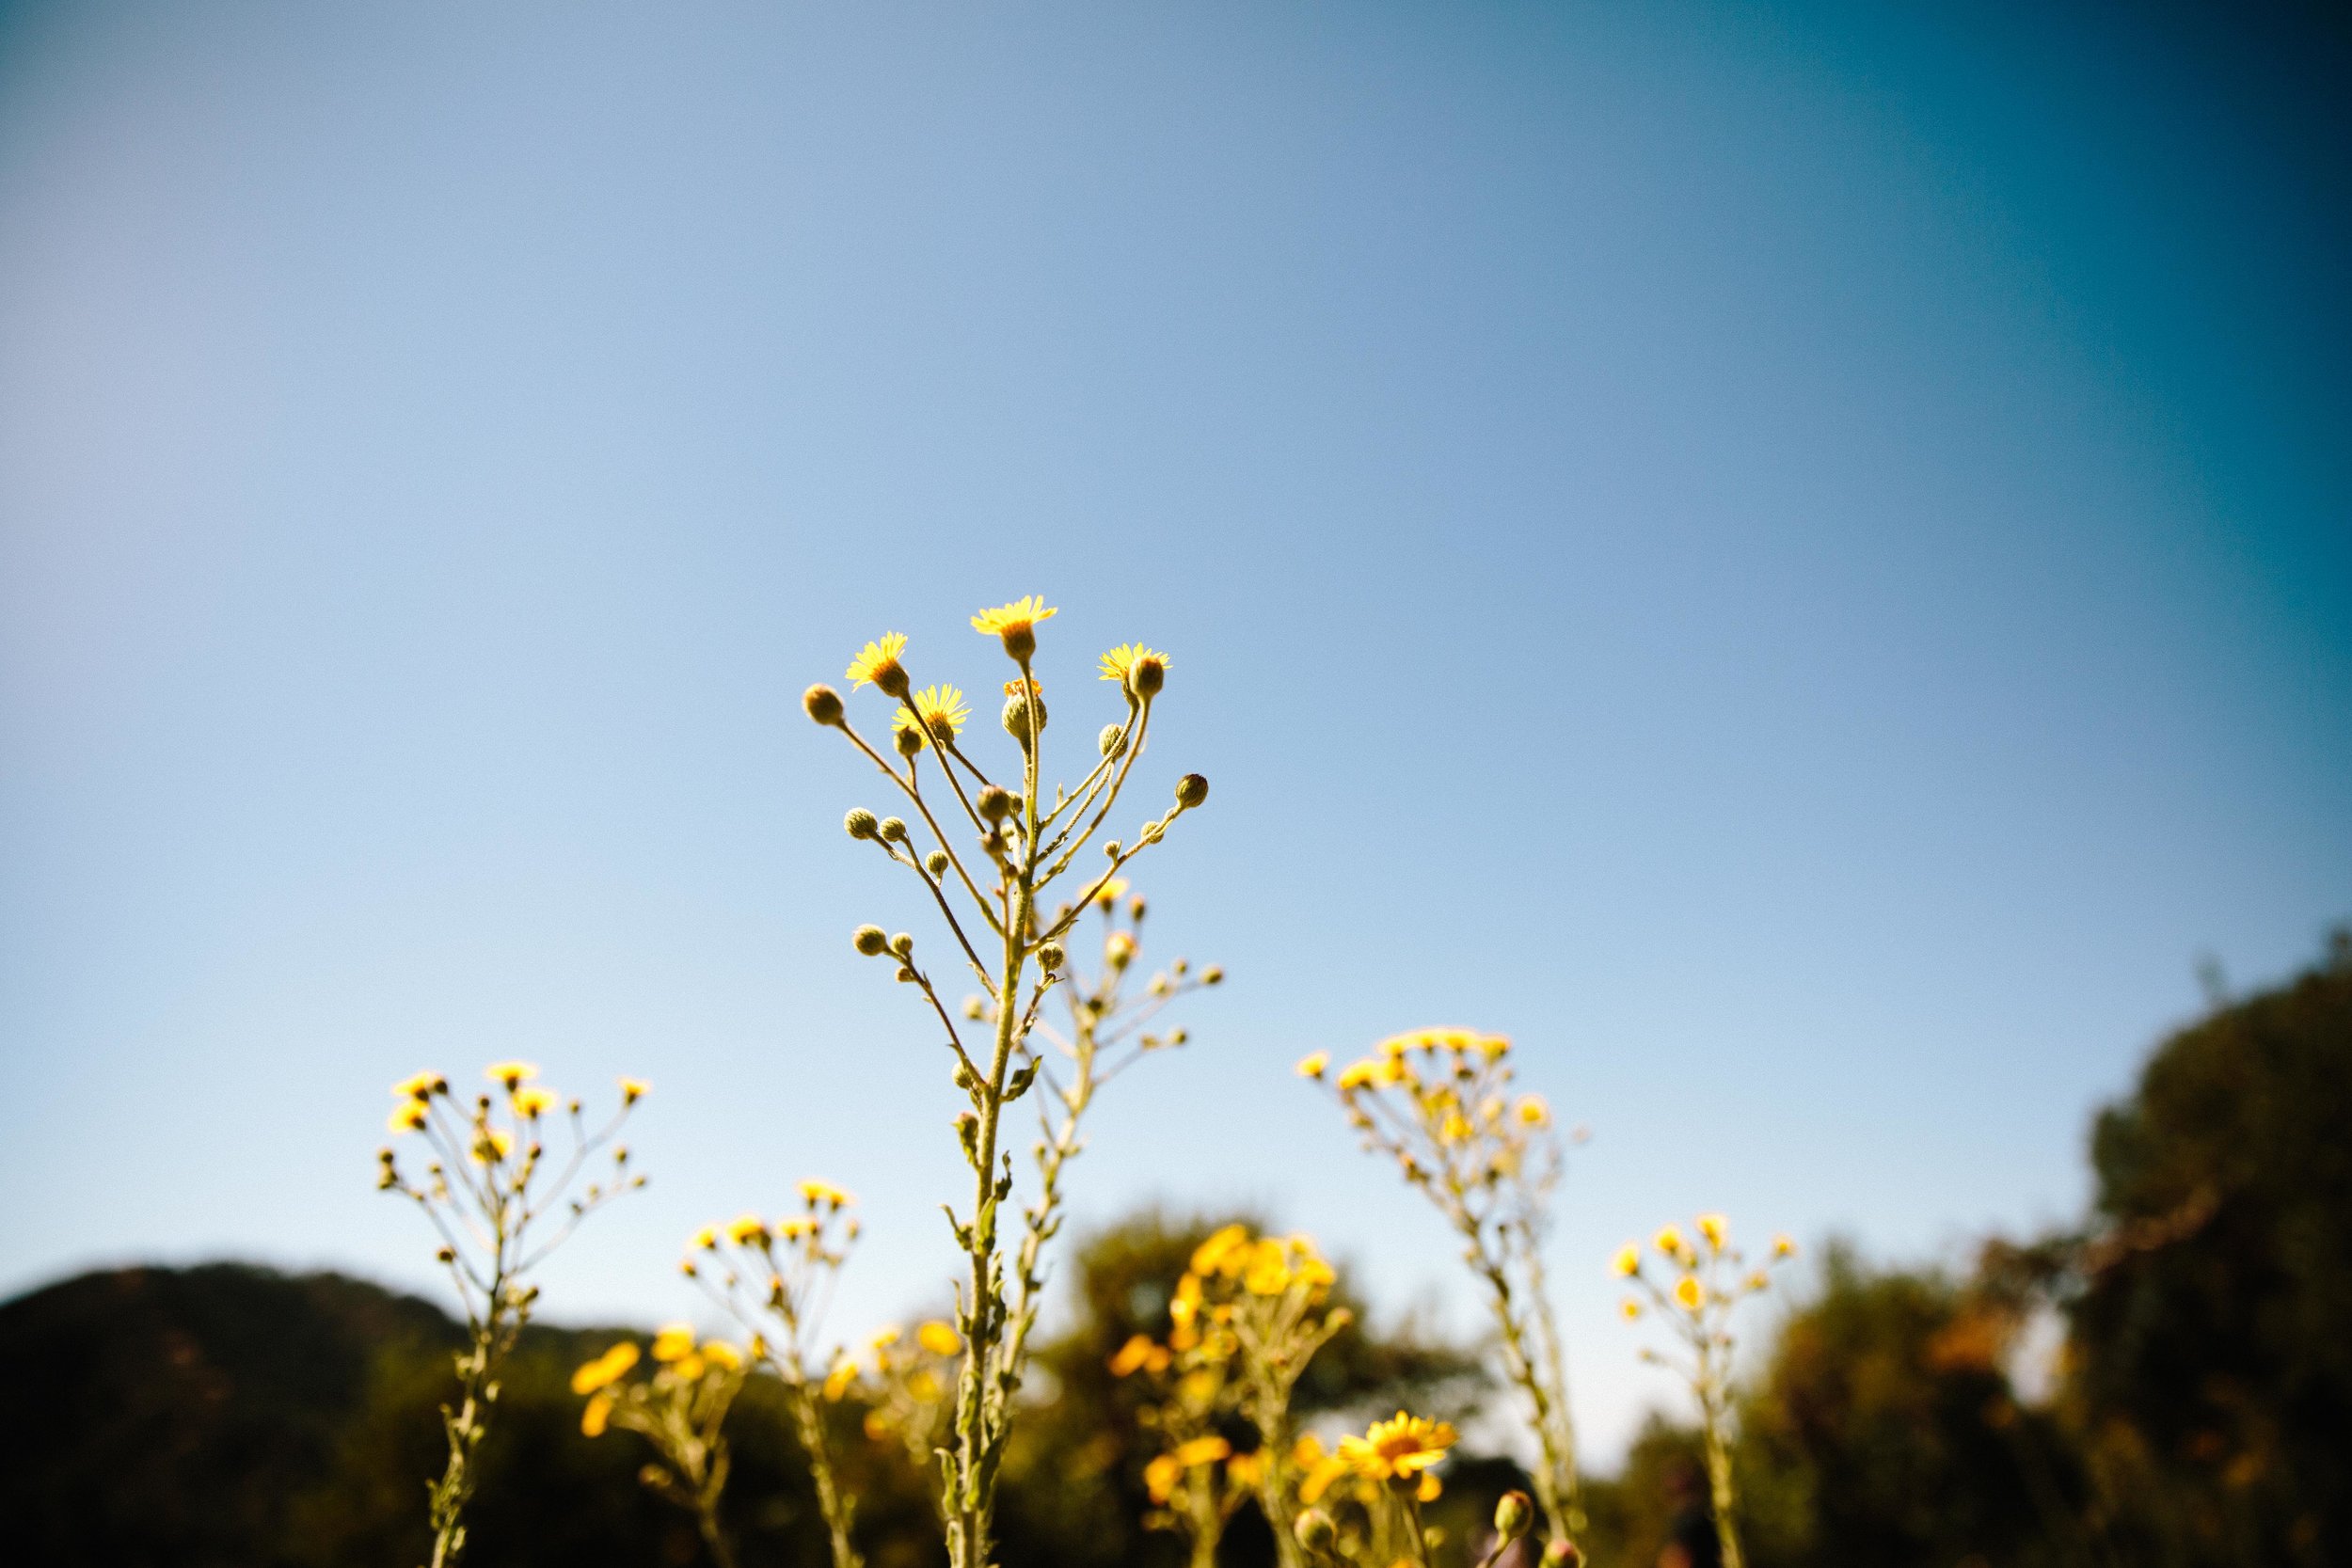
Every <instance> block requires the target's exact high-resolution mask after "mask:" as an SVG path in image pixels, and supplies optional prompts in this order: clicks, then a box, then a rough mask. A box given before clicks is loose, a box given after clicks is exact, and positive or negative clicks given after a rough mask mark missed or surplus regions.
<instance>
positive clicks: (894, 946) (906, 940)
mask: <svg viewBox="0 0 2352 1568" xmlns="http://www.w3.org/2000/svg"><path fill="white" fill-rule="evenodd" d="M890 950H891V951H892V952H893V953H896V954H898V957H900V958H906V957H908V956H910V955H911V954H913V953H914V933H913V932H911V931H900V932H899V933H898V935H897V936H895V937H892V938H891V939H890Z"/></svg>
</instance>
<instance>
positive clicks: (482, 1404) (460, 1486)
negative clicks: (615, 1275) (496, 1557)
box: [376, 1062, 646, 1568]
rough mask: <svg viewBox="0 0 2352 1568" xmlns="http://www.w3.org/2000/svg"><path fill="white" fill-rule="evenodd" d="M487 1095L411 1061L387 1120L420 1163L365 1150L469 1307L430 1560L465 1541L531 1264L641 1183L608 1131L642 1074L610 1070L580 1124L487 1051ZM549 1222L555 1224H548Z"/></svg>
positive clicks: (443, 1567) (527, 1311) (452, 1558)
mask: <svg viewBox="0 0 2352 1568" xmlns="http://www.w3.org/2000/svg"><path fill="white" fill-rule="evenodd" d="M484 1076H485V1078H487V1079H488V1080H489V1082H490V1083H491V1085H493V1086H494V1087H495V1088H496V1089H497V1090H498V1091H499V1092H498V1093H497V1094H495V1095H493V1094H478V1095H476V1096H475V1097H474V1099H473V1102H472V1104H471V1105H470V1106H468V1107H465V1108H463V1109H461V1108H460V1107H459V1105H458V1102H457V1099H456V1096H455V1095H454V1093H453V1091H452V1090H451V1088H450V1084H449V1080H448V1079H447V1078H446V1077H444V1076H443V1075H441V1074H440V1073H438V1072H430V1071H428V1072H420V1073H416V1074H414V1075H412V1076H410V1077H408V1078H405V1079H403V1080H402V1081H401V1082H399V1083H397V1084H395V1085H392V1099H393V1101H394V1102H395V1103H394V1105H393V1109H392V1114H391V1117H390V1119H389V1126H390V1129H391V1131H392V1132H393V1133H394V1135H396V1136H413V1137H416V1138H418V1139H420V1140H421V1142H422V1143H423V1145H424V1147H425V1150H426V1154H425V1164H424V1169H423V1173H422V1175H421V1178H420V1179H412V1178H411V1177H410V1176H409V1175H408V1173H407V1171H406V1170H405V1168H404V1167H403V1166H402V1164H401V1161H400V1155H399V1153H398V1152H397V1151H396V1150H394V1149H392V1148H383V1149H379V1150H378V1151H377V1153H376V1166H377V1169H376V1185H377V1186H378V1187H380V1188H381V1189H383V1190H384V1191H386V1192H390V1193H394V1194H397V1195H398V1196H402V1197H405V1198H407V1199H409V1200H410V1201H412V1202H414V1203H415V1204H416V1205H417V1207H418V1209H419V1210H421V1212H423V1214H424V1216H425V1217H426V1219H428V1220H429V1221H431V1222H432V1225H433V1227H434V1229H435V1230H436V1231H437V1232H438V1234H439V1236H440V1239H441V1245H440V1247H439V1250H438V1251H437V1253H436V1257H437V1258H438V1259H439V1260H440V1262H441V1264H442V1266H443V1267H445V1268H447V1269H448V1270H449V1272H450V1277H451V1280H452V1281H453V1284H454V1285H455V1286H456V1289H457V1296H458V1301H459V1303H460V1304H461V1305H462V1306H463V1307H464V1308H465V1312H466V1325H467V1331H468V1336H467V1347H466V1350H465V1352H464V1353H463V1354H460V1355H459V1356H458V1358H457V1377H458V1384H459V1399H458V1402H457V1404H456V1406H455V1407H454V1408H453V1409H450V1410H449V1411H448V1412H447V1414H446V1416H445V1418H444V1420H443V1426H444V1429H445V1434H446V1436H447V1438H448V1445H449V1457H448V1460H447V1462H446V1464H445V1465H443V1468H442V1472H441V1478H440V1480H439V1481H436V1482H435V1483H434V1484H433V1488H432V1493H431V1498H430V1503H429V1518H430V1520H431V1523H432V1527H433V1568H453V1564H455V1563H456V1562H457V1561H458V1560H460V1559H461V1558H462V1557H463V1556H464V1555H465V1549H466V1524H465V1514H466V1506H467V1504H468V1503H469V1501H470V1500H471V1499H472V1497H473V1490H474V1484H475V1481H476V1478H477V1475H478V1470H477V1467H476V1465H475V1457H476V1454H477V1452H478V1451H479V1449H480V1448H481V1445H482V1441H483V1439H484V1437H485V1436H486V1435H487V1434H488V1432H489V1427H490V1417H491V1413H492V1410H493V1408H494V1403H495V1401H496V1400H497V1397H498V1378H499V1370H500V1368H501V1366H502V1365H503V1363H504V1362H505V1359H506V1357H507V1355H508V1354H509V1353H510V1352H512V1351H513V1349H514V1347H515V1341H516V1338H518V1337H519V1336H520V1335H521V1333H522V1328H523V1324H524V1323H526V1322H527V1321H528V1320H529V1319H530V1316H531V1309H532V1304H533V1303H534V1302H535V1301H536V1300H537V1299H538V1294H539V1289H538V1287H537V1286H535V1285H532V1284H531V1283H530V1275H531V1274H532V1270H534V1269H536V1268H537V1267H538V1265H539V1264H540V1263H541V1262H542V1261H544V1260H545V1259H546V1258H547V1256H548V1253H550V1252H552V1251H554V1250H555V1248H556V1247H558V1246H560V1245H562V1244H563V1243H564V1240H565V1239H566V1238H568V1237H569V1236H570V1235H571V1233H572V1232H573V1231H574V1230H575V1229H577V1228H578V1227H579V1226H580V1222H581V1221H582V1220H584V1219H586V1218H587V1217H588V1216H589V1215H590V1214H591V1213H594V1212H596V1210H598V1209H601V1208H603V1207H604V1206H605V1205H606V1204H608V1203H610V1202H611V1201H612V1200H613V1199H614V1198H616V1197H618V1196H621V1195H622V1194H623V1193H626V1192H631V1191H634V1190H635V1189H637V1188H640V1187H643V1186H644V1184H645V1179H644V1177H643V1176H638V1175H632V1174H630V1172H629V1169H628V1148H627V1147H626V1146H623V1145H620V1144H618V1143H616V1142H614V1139H615V1138H616V1137H617V1135H618V1134H619V1132H620V1128H621V1123H622V1122H623V1121H624V1120H625V1119H626V1118H627V1117H628V1113H629V1112H630V1110H631V1109H633V1108H634V1107H635V1106H636V1104H637V1102H638V1101H640V1100H642V1099H644V1095H645V1091H646V1085H645V1084H644V1081H643V1080H641V1079H636V1078H624V1079H622V1080H621V1103H620V1105H619V1107H618V1108H617V1109H616V1110H615V1111H614V1112H613V1114H612V1119H611V1120H609V1121H608V1122H606V1123H605V1125H604V1126H603V1127H602V1128H601V1129H599V1130H597V1131H596V1132H590V1131H589V1130H588V1127H587V1124H586V1123H585V1121H584V1120H583V1119H582V1117H581V1107H580V1101H577V1100H569V1101H566V1100H564V1099H563V1098H562V1097H561V1096H559V1095H557V1093H556V1092H555V1091H554V1090H553V1089H551V1088H548V1086H547V1085H544V1084H541V1083H539V1082H538V1077H539V1069H537V1068H535V1067H533V1066H532V1064H531V1063H529V1062H498V1063H494V1064H492V1065H491V1066H490V1067H489V1068H488V1069H486V1070H485V1073H484ZM559 1105H561V1106H562V1107H563V1108H564V1113H565V1117H566V1119H567V1122H568V1141H569V1148H567V1150H566V1151H565V1153H564V1158H563V1159H562V1160H561V1161H558V1162H552V1163H551V1162H550V1160H549V1158H548V1148H547V1144H546V1141H545V1136H544V1134H545V1131H546V1124H547V1123H548V1121H549V1120H551V1119H552V1113H553V1112H555V1110H556V1109H557V1107H558V1106H559ZM608 1148H609V1149H610V1150H611V1158H612V1165H611V1171H610V1174H609V1175H607V1176H604V1177H602V1178H595V1177H588V1178H586V1180H582V1179H583V1177H584V1176H585V1174H586V1171H587V1168H588V1165H589V1163H590V1162H591V1161H592V1160H594V1159H595V1158H596V1156H598V1155H599V1154H602V1153H603V1152H604V1151H605V1150H607V1149H608ZM550 1224H551V1225H552V1228H551V1229H550V1228H549V1226H550Z"/></svg>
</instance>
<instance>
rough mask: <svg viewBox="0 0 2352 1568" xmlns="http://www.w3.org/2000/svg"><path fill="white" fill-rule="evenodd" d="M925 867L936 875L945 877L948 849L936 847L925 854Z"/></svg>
mask: <svg viewBox="0 0 2352 1568" xmlns="http://www.w3.org/2000/svg"><path fill="white" fill-rule="evenodd" d="M923 869H924V870H926V871H928V872H930V874H931V875H932V876H934V877H945V876H946V875H947V851H946V850H945V849H934V850H932V851H931V852H930V854H928V855H925V856H924V857H923Z"/></svg>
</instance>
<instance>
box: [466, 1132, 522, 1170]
mask: <svg viewBox="0 0 2352 1568" xmlns="http://www.w3.org/2000/svg"><path fill="white" fill-rule="evenodd" d="M514 1151H515V1140H514V1139H513V1138H511V1137H509V1136H507V1135H506V1134H505V1133H504V1132H500V1131H499V1130H498V1129H497V1128H495V1127H491V1128H485V1129H483V1130H482V1131H481V1132H477V1133H475V1135H474V1140H473V1157H474V1158H475V1159H476V1160H478V1161H480V1162H481V1163H482V1164H485V1165H494V1164H498V1163H499V1162H500V1161H501V1160H503V1159H505V1158H506V1157H507V1156H508V1155H509V1154H511V1153H513V1152H514Z"/></svg>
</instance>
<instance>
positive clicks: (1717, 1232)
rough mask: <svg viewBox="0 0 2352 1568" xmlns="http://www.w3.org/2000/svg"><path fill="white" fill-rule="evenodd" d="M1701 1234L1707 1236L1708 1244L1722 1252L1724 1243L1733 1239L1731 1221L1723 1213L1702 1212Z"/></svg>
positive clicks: (1700, 1217) (1700, 1220) (1700, 1221)
mask: <svg viewBox="0 0 2352 1568" xmlns="http://www.w3.org/2000/svg"><path fill="white" fill-rule="evenodd" d="M1699 1234H1700V1235H1702V1236H1704V1237H1706V1238H1707V1244H1708V1246H1710V1247H1713V1248H1714V1249H1715V1250H1716V1251H1717V1252H1721V1251H1723V1249H1724V1243H1726V1242H1728V1241H1730V1240H1731V1222H1730V1221H1729V1220H1727V1219H1725V1218H1724V1216H1723V1215H1721V1214H1701V1215H1700V1216H1699Z"/></svg>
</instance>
